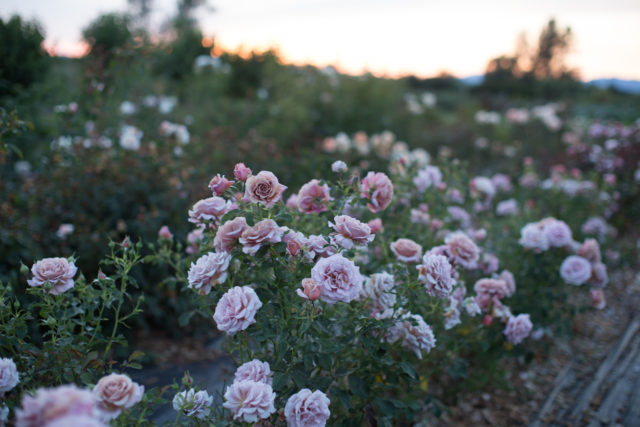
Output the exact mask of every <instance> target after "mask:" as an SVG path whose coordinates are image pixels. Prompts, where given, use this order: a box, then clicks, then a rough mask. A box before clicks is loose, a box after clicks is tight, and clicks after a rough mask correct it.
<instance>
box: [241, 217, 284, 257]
mask: <svg viewBox="0 0 640 427" xmlns="http://www.w3.org/2000/svg"><path fill="white" fill-rule="evenodd" d="M239 241H240V244H241V245H242V252H244V253H245V254H249V255H255V254H256V252H258V250H260V248H261V247H262V245H265V244H267V243H278V242H281V241H282V229H281V228H280V227H278V224H276V222H275V221H274V220H272V219H263V220H262V221H260V222H258V223H256V224H255V225H254V226H253V227H248V228H246V229H245V230H244V231H243V232H242V235H241V236H240V239H239Z"/></svg>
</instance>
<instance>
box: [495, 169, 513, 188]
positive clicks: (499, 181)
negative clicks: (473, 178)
mask: <svg viewBox="0 0 640 427" xmlns="http://www.w3.org/2000/svg"><path fill="white" fill-rule="evenodd" d="M491 182H492V183H493V186H494V187H495V189H496V190H498V191H511V190H513V184H511V177H509V176H508V175H505V174H502V173H497V174H495V175H493V176H492V177H491Z"/></svg>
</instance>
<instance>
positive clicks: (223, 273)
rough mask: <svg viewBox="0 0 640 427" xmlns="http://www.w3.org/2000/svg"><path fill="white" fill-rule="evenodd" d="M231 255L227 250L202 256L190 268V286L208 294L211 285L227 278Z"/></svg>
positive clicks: (203, 293) (199, 292)
mask: <svg viewBox="0 0 640 427" xmlns="http://www.w3.org/2000/svg"><path fill="white" fill-rule="evenodd" d="M229 262H231V255H229V254H228V253H226V252H209V253H208V254H206V255H203V256H201V257H200V258H198V260H197V261H196V262H195V264H194V263H191V268H190V269H189V275H188V277H189V288H192V289H196V290H197V291H198V294H200V295H207V294H209V292H211V287H212V286H215V285H218V284H220V283H224V281H225V280H227V269H228V268H229Z"/></svg>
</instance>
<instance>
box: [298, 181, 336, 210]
mask: <svg viewBox="0 0 640 427" xmlns="http://www.w3.org/2000/svg"><path fill="white" fill-rule="evenodd" d="M331 200H333V198H332V197H331V195H330V194H329V186H328V185H327V184H324V185H321V184H320V181H318V180H317V179H312V180H311V181H309V182H307V183H306V184H305V185H303V186H302V188H300V191H299V192H298V210H299V211H300V212H303V213H307V214H311V213H319V212H324V211H326V210H327V205H328V204H329V202H330V201H331Z"/></svg>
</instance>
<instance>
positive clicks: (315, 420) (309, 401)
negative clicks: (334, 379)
mask: <svg viewBox="0 0 640 427" xmlns="http://www.w3.org/2000/svg"><path fill="white" fill-rule="evenodd" d="M329 404H330V401H329V398H328V397H327V395H326V394H324V393H323V392H321V391H320V390H316V391H314V392H313V393H312V392H311V390H309V389H307V388H303V389H302V390H300V391H299V392H297V393H296V394H294V395H292V396H291V397H289V400H287V404H286V406H285V407H284V416H285V418H286V420H287V426H288V427H324V426H325V425H326V424H327V420H328V419H329V416H330V415H331V412H330V411H329Z"/></svg>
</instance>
